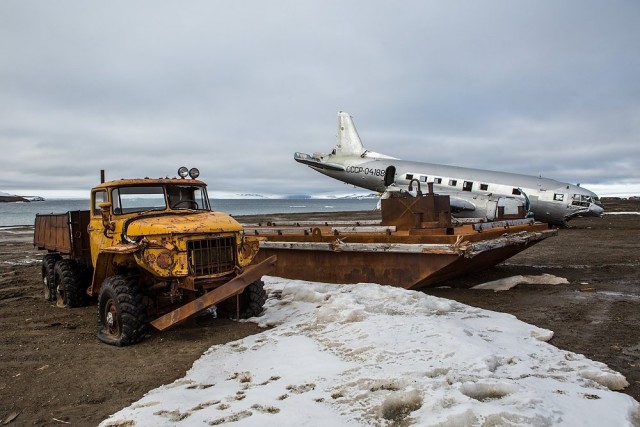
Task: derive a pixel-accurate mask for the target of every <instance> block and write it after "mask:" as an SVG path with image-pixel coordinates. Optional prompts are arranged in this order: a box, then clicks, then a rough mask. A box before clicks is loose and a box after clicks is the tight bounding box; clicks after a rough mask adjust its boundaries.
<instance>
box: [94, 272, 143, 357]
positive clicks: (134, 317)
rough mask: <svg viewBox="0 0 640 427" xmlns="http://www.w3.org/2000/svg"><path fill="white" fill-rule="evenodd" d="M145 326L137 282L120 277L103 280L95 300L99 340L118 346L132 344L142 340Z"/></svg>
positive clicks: (126, 277) (129, 278)
mask: <svg viewBox="0 0 640 427" xmlns="http://www.w3.org/2000/svg"><path fill="white" fill-rule="evenodd" d="M146 325H147V319H146V308H145V306H144V304H143V302H142V293H141V292H140V290H139V288H138V286H137V279H136V278H135V277H132V276H122V275H117V276H112V277H109V278H107V279H105V281H104V283H103V284H102V289H101V290H100V297H99V298H98V339H99V340H100V341H102V342H103V343H105V344H110V345H116V346H118V347H122V346H126V345H131V344H135V343H137V342H140V341H141V340H142V338H144V332H145V328H146Z"/></svg>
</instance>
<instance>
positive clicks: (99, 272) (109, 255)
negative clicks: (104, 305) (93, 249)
mask: <svg viewBox="0 0 640 427" xmlns="http://www.w3.org/2000/svg"><path fill="white" fill-rule="evenodd" d="M138 249H139V246H138V245H116V246H110V247H106V248H103V249H101V250H100V253H99V254H98V257H97V258H96V265H95V266H94V268H93V278H92V280H91V286H89V288H88V289H87V294H89V295H90V296H95V297H97V296H98V295H99V294H100V288H101V287H102V282H104V279H106V278H107V277H109V276H113V275H114V274H116V262H115V258H116V256H119V255H123V254H130V253H134V252H136V251H137V250H138Z"/></svg>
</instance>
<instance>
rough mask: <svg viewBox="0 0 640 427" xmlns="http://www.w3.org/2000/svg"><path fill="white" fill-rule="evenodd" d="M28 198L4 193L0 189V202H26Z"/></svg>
mask: <svg viewBox="0 0 640 427" xmlns="http://www.w3.org/2000/svg"><path fill="white" fill-rule="evenodd" d="M28 201H29V200H27V199H25V198H24V197H20V196H15V195H13V194H9V193H5V192H4V191H0V203H2V202H28Z"/></svg>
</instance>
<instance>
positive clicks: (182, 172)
mask: <svg viewBox="0 0 640 427" xmlns="http://www.w3.org/2000/svg"><path fill="white" fill-rule="evenodd" d="M178 175H180V178H186V177H187V175H189V169H187V168H186V167H184V166H182V167H181V168H180V169H178Z"/></svg>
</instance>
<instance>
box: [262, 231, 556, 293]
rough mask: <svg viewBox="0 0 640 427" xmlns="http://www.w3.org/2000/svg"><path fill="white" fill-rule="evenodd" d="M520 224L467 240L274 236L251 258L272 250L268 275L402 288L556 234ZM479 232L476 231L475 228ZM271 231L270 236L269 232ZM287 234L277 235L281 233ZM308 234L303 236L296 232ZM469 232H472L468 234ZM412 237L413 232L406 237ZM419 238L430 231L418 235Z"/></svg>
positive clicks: (477, 267) (481, 265) (479, 266)
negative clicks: (389, 240) (440, 241)
mask: <svg viewBox="0 0 640 427" xmlns="http://www.w3.org/2000/svg"><path fill="white" fill-rule="evenodd" d="M527 227H528V226H527V225H524V226H520V228H519V231H518V232H512V233H511V234H506V235H504V234H505V233H504V230H502V232H501V233H502V234H501V235H497V234H496V233H497V231H498V230H496V231H495V232H494V233H493V234H489V233H487V235H485V236H484V237H486V238H485V239H480V240H475V239H473V241H469V240H467V238H468V237H469V236H466V235H458V236H447V237H448V238H449V239H450V241H451V239H455V241H452V243H449V244H437V243H415V244H403V243H360V242H356V241H353V240H355V239H356V238H357V237H359V236H356V235H349V236H348V238H347V239H345V241H342V240H340V239H335V238H334V240H333V241H331V242H313V241H293V239H290V240H289V241H286V240H285V241H281V240H278V241H275V240H273V241H272V240H266V241H263V242H261V243H260V251H259V252H258V255H257V258H256V260H258V261H259V260H261V259H265V258H266V257H269V256H271V255H277V256H278V264H277V266H276V270H275V272H274V275H276V276H280V277H286V278H290V279H298V280H309V281H318V282H328V283H346V284H353V283H363V282H370V283H379V284H382V285H390V286H397V287H402V288H406V289H416V288H421V287H425V286H432V285H434V284H436V283H438V282H441V281H442V280H446V279H449V278H452V277H457V276H461V275H464V274H469V273H472V272H477V271H481V270H483V269H485V268H488V267H492V266H494V265H496V264H498V263H500V262H502V261H504V260H506V259H508V258H509V257H511V256H513V255H515V254H517V253H518V252H520V251H522V250H524V249H526V248H528V247H530V246H532V245H533V244H535V243H538V242H540V241H542V240H544V239H546V238H547V237H551V236H554V235H556V234H557V230H551V229H544V227H542V228H539V227H532V228H533V230H532V231H526V229H527ZM477 234H478V235H480V236H481V237H483V236H482V233H477ZM274 237H275V236H274ZM286 237H290V236H279V237H278V238H279V239H280V238H286ZM297 237H298V238H299V239H303V238H304V239H308V237H307V236H297ZM474 237H475V235H474ZM411 239H412V240H415V238H414V237H412V238H411ZM423 240H424V241H425V242H428V241H433V240H434V239H433V237H432V236H423Z"/></svg>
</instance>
